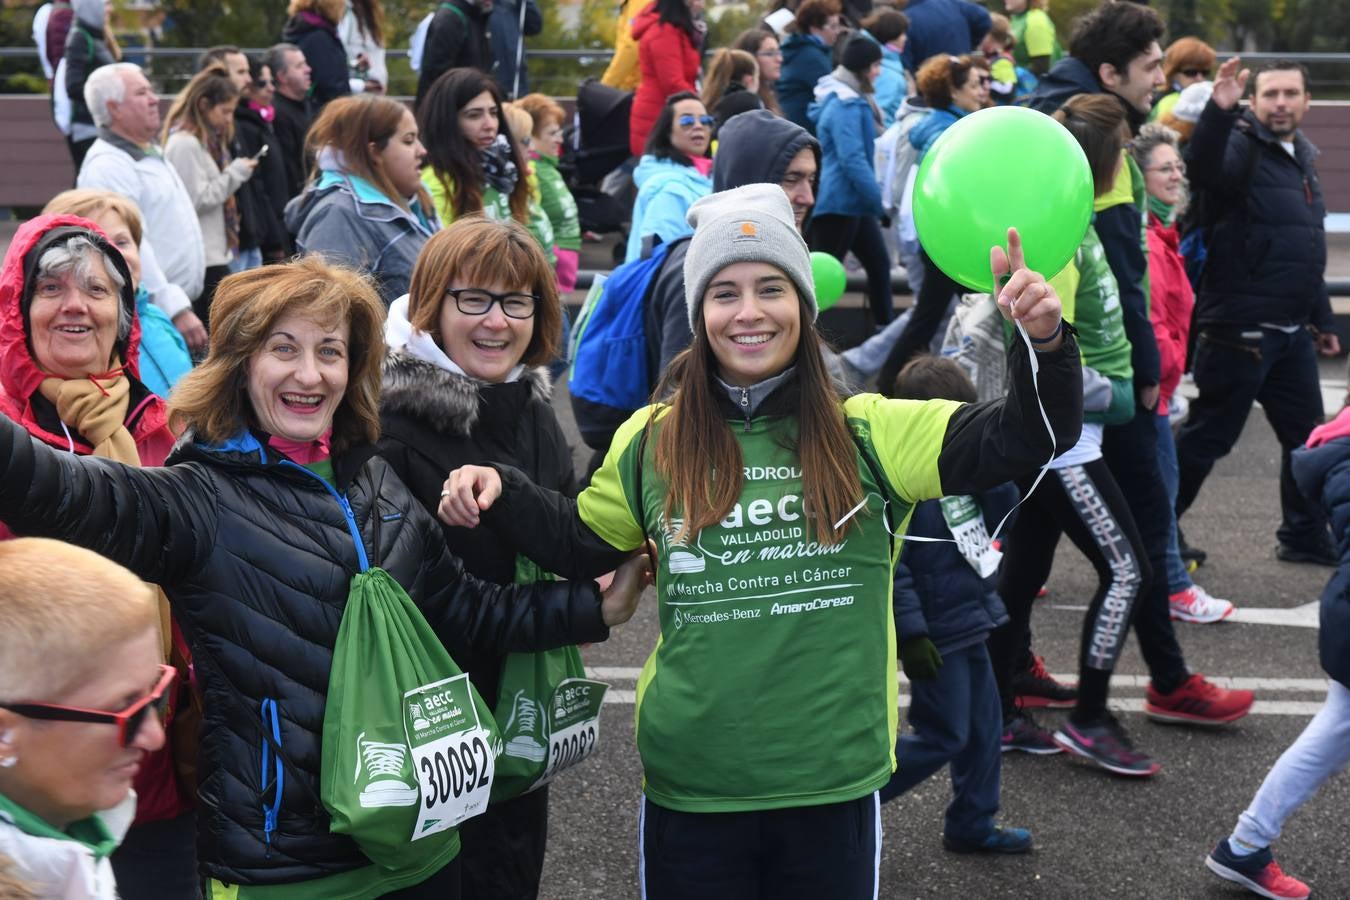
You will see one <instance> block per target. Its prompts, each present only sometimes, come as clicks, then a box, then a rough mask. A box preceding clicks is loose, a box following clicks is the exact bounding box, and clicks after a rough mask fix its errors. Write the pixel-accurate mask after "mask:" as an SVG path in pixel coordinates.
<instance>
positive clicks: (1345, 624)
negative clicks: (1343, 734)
mask: <svg viewBox="0 0 1350 900" xmlns="http://www.w3.org/2000/svg"><path fill="white" fill-rule="evenodd" d="M1336 426H1342V427H1341V429H1340V430H1342V431H1347V430H1350V410H1341V414H1340V415H1339V416H1337V417H1336V421H1335V422H1334V423H1332V424H1331V425H1327V426H1324V427H1326V428H1328V429H1332V428H1335V427H1336ZM1293 467H1294V479H1295V480H1296V481H1297V482H1298V488H1299V490H1300V491H1302V492H1303V494H1304V496H1306V497H1307V498H1308V499H1310V500H1317V501H1320V502H1321V504H1322V506H1323V508H1324V509H1326V511H1327V516H1328V518H1330V520H1331V532H1332V534H1333V535H1335V538H1336V546H1337V548H1338V549H1339V550H1340V554H1341V562H1340V565H1338V566H1337V567H1336V572H1335V574H1333V575H1332V576H1331V580H1330V581H1328V582H1327V586H1326V588H1325V589H1323V591H1322V610H1321V617H1320V629H1319V631H1318V635H1317V643H1318V651H1319V656H1320V658H1321V661H1322V668H1323V669H1326V672H1327V674H1328V675H1330V676H1331V677H1332V678H1334V679H1336V680H1337V681H1339V682H1340V683H1341V684H1343V685H1345V686H1346V687H1350V437H1343V438H1337V439H1335V440H1332V441H1329V442H1327V443H1325V444H1322V445H1320V446H1317V447H1300V448H1299V449H1297V450H1295V451H1294V456H1293Z"/></svg>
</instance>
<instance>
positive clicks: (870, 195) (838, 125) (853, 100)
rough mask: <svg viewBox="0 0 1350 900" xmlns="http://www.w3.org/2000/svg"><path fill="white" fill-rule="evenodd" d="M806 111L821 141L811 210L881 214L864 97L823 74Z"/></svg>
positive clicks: (873, 133) (872, 124)
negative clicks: (819, 169)
mask: <svg viewBox="0 0 1350 900" xmlns="http://www.w3.org/2000/svg"><path fill="white" fill-rule="evenodd" d="M810 114H811V118H812V119H813V120H815V123H816V137H817V138H818V139H819V140H820V168H821V171H820V190H819V192H818V193H817V194H816V208H815V214H816V215H837V216H876V217H878V218H880V217H881V216H883V215H885V213H886V211H885V209H884V208H883V207H882V205H881V188H880V187H879V186H878V185H877V175H876V170H875V169H874V168H873V162H872V160H873V155H874V153H873V151H874V147H875V145H876V141H877V129H876V120H875V119H874V118H873V117H872V105H871V104H870V103H868V102H867V98H866V97H864V96H863V95H861V94H859V93H858V92H857V91H855V90H854V89H853V88H851V87H849V86H848V85H846V84H844V83H843V82H841V81H838V80H837V79H835V78H834V77H830V78H826V79H823V80H822V81H821V83H820V84H819V85H817V87H816V102H815V103H812V104H811V110H810Z"/></svg>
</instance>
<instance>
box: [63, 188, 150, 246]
mask: <svg viewBox="0 0 1350 900" xmlns="http://www.w3.org/2000/svg"><path fill="white" fill-rule="evenodd" d="M104 212H110V213H113V214H114V215H116V216H119V217H120V218H121V219H122V222H123V223H124V224H125V225H126V226H127V231H129V232H131V239H132V240H133V241H135V242H136V243H137V244H139V243H140V242H141V208H140V207H139V206H137V205H136V202H135V201H134V200H132V199H131V198H130V197H127V196H126V195H125V194H118V193H116V192H114V191H98V190H94V189H92V188H74V189H72V190H69V191H62V192H61V193H59V194H57V195H56V196H55V197H53V198H52V199H50V200H48V201H47V205H46V206H44V207H43V208H42V214H43V215H50V216H60V215H64V216H82V217H84V218H86V219H92V218H93V217H94V216H97V215H99V214H101V213H104Z"/></svg>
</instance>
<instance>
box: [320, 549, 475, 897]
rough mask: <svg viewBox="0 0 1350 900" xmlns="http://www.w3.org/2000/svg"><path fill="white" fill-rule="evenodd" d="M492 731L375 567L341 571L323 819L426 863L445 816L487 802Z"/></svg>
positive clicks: (394, 866)
mask: <svg viewBox="0 0 1350 900" xmlns="http://www.w3.org/2000/svg"><path fill="white" fill-rule="evenodd" d="M500 749H501V738H500V737H499V736H498V734H497V725H496V723H495V722H494V721H493V718H492V713H491V711H490V710H489V709H488V706H487V704H486V703H484V702H483V699H482V698H481V697H479V696H478V692H477V691H476V690H474V688H473V686H472V685H471V684H470V683H469V676H468V675H465V674H463V673H462V672H461V671H460V669H459V667H458V666H456V665H455V662H454V660H452V659H451V658H450V654H449V653H447V652H446V650H445V647H444V645H443V644H442V643H441V641H440V639H439V638H438V637H437V636H436V634H435V632H433V631H432V630H431V626H430V625H428V624H427V621H426V619H425V618H424V617H423V616H422V613H421V611H420V610H418V609H417V607H416V605H414V603H413V602H412V600H411V598H409V597H408V595H407V593H406V592H405V591H404V590H403V588H402V587H400V586H399V584H398V583H397V582H396V581H394V579H393V578H391V577H390V576H389V574H388V573H387V572H385V571H384V570H383V569H378V568H370V569H366V570H365V571H363V572H361V573H360V574H359V575H357V576H356V577H355V578H353V579H352V584H351V589H350V591H349V592H348V595H347V608H346V610H345V611H344V612H343V614H342V626H341V628H340V629H339V630H338V638H337V646H336V647H335V648H334V650H333V670H332V673H331V674H330V675H329V679H328V703H327V707H326V709H325V711H324V719H323V761H322V769H321V777H320V798H321V799H322V801H323V805H324V807H325V808H326V809H327V810H328V813H329V815H330V816H331V817H332V830H333V831H334V832H338V833H341V834H349V835H351V837H352V839H353V840H355V841H356V843H357V845H358V846H359V847H360V848H361V852H362V853H364V854H365V855H366V856H367V857H369V858H370V860H371V862H373V863H375V864H376V865H378V866H380V867H382V868H385V869H389V870H391V871H397V872H409V871H418V870H424V869H425V870H429V871H430V872H434V871H436V870H437V869H439V868H440V867H441V866H443V865H445V863H447V862H449V861H450V860H451V859H454V857H455V854H456V853H458V852H459V833H458V831H457V830H456V828H455V826H456V825H458V824H459V823H460V822H463V821H464V820H465V819H468V818H470V817H471V816H476V815H479V814H480V813H482V812H483V811H484V810H486V809H487V805H488V800H489V797H490V796H491V792H492V780H493V776H494V772H495V761H496V755H497V753H498V752H500Z"/></svg>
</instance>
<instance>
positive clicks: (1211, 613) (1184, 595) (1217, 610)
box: [1167, 584, 1233, 625]
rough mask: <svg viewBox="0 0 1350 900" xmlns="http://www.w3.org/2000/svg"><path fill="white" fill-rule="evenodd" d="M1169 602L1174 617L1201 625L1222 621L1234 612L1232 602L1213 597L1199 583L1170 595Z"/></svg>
mask: <svg viewBox="0 0 1350 900" xmlns="http://www.w3.org/2000/svg"><path fill="white" fill-rule="evenodd" d="M1167 604H1168V606H1169V607H1171V613H1172V618H1173V619H1179V620H1180V621H1182V622H1195V623H1197V624H1200V625H1207V624H1209V623H1210V622H1222V621H1223V620H1224V619H1226V618H1228V617H1229V616H1231V615H1232V614H1233V604H1232V603H1230V602H1229V601H1227V600H1220V599H1219V598H1217V597H1211V596H1210V595H1209V591H1207V590H1205V589H1204V588H1202V587H1201V586H1200V585H1198V584H1193V585H1191V586H1190V587H1188V588H1186V590H1184V591H1178V592H1177V593H1175V594H1173V595H1172V596H1170V597H1168V598H1167Z"/></svg>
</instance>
